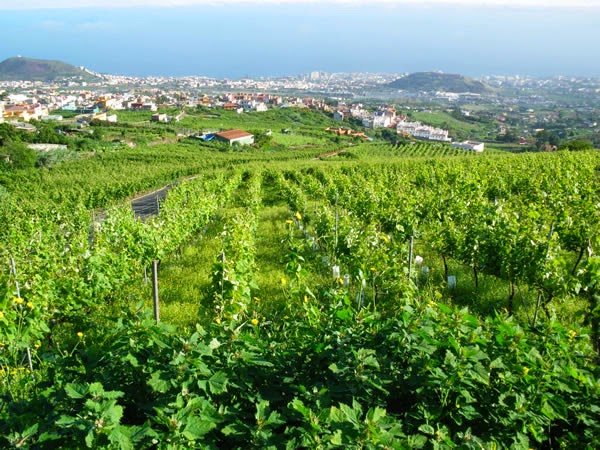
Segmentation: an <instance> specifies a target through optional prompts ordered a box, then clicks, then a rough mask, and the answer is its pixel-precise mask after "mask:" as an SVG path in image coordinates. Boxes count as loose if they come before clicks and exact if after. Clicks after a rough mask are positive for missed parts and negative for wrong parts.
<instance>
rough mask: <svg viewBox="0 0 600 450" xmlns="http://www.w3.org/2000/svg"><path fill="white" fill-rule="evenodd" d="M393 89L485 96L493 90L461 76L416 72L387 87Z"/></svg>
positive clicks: (479, 82)
mask: <svg viewBox="0 0 600 450" xmlns="http://www.w3.org/2000/svg"><path fill="white" fill-rule="evenodd" d="M387 87H389V88H391V89H402V90H405V91H427V92H432V91H443V92H452V93H465V92H471V93H475V94H483V93H486V92H491V91H492V89H491V88H490V87H489V86H487V85H486V84H484V83H482V82H481V81H478V80H475V79H473V78H469V77H465V76H462V75H459V74H450V73H443V72H415V73H411V74H409V75H406V76H404V77H402V78H398V79H397V80H394V81H392V82H391V83H389V84H388V85H387Z"/></svg>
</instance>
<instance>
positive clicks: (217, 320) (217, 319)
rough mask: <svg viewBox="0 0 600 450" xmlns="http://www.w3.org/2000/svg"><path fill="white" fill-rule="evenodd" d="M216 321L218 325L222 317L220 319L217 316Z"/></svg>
mask: <svg viewBox="0 0 600 450" xmlns="http://www.w3.org/2000/svg"><path fill="white" fill-rule="evenodd" d="M215 322H217V325H221V319H219V318H218V317H217V318H216V320H215Z"/></svg>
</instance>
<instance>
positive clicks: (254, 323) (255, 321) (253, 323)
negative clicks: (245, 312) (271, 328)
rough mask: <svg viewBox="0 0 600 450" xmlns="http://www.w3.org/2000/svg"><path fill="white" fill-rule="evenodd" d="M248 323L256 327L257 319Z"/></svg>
mask: <svg viewBox="0 0 600 450" xmlns="http://www.w3.org/2000/svg"><path fill="white" fill-rule="evenodd" d="M250 323H251V324H252V325H254V326H256V325H258V319H256V318H254V319H252V320H251V321H250Z"/></svg>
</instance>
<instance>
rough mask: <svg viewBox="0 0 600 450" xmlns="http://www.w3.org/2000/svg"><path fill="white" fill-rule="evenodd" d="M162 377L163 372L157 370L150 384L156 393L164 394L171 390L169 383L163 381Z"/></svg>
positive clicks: (151, 377)
mask: <svg viewBox="0 0 600 450" xmlns="http://www.w3.org/2000/svg"><path fill="white" fill-rule="evenodd" d="M161 375H162V372H161V371H160V370H157V371H156V372H154V373H152V375H151V376H150V380H149V381H148V384H149V385H150V387H151V388H152V389H153V390H154V391H156V392H159V393H161V394H164V393H165V392H167V391H168V390H169V387H170V384H169V382H168V381H166V380H163V379H162V378H161Z"/></svg>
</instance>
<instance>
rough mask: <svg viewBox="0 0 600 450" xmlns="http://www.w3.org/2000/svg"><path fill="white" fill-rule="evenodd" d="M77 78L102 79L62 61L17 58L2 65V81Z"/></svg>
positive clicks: (0, 70) (0, 77)
mask: <svg viewBox="0 0 600 450" xmlns="http://www.w3.org/2000/svg"><path fill="white" fill-rule="evenodd" d="M65 78H75V79H77V80H81V81H94V80H98V79H100V77H99V76H98V75H96V74H94V73H92V72H90V71H88V70H86V69H83V68H80V67H75V66H72V65H71V64H67V63H64V62H62V61H51V60H45V59H32V58H23V57H15V58H8V59H6V60H4V61H2V62H1V63H0V80H3V81H15V80H25V81H54V80H59V79H65Z"/></svg>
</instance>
